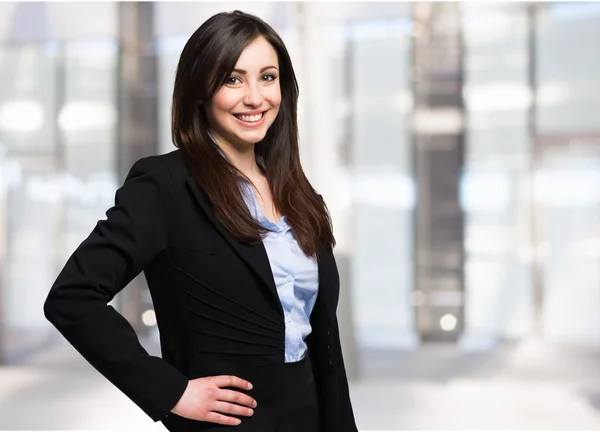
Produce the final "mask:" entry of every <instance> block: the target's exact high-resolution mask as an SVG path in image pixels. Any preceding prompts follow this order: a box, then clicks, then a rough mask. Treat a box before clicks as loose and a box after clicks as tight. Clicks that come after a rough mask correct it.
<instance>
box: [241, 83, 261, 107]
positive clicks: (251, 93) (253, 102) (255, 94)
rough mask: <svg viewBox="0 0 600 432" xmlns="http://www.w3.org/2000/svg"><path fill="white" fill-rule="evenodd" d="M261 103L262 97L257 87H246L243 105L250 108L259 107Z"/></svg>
mask: <svg viewBox="0 0 600 432" xmlns="http://www.w3.org/2000/svg"><path fill="white" fill-rule="evenodd" d="M262 102H263V95H262V93H261V91H260V88H259V87H258V86H257V85H251V86H248V88H247V90H246V95H245V98H244V103H245V104H246V105H250V106H259V105H261V104H262Z"/></svg>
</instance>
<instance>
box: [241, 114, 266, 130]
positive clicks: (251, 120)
mask: <svg viewBox="0 0 600 432" xmlns="http://www.w3.org/2000/svg"><path fill="white" fill-rule="evenodd" d="M265 114H266V111H263V112H260V113H258V114H254V115H245V114H233V116H234V117H235V118H236V119H237V120H238V121H239V122H240V123H241V124H243V125H244V126H259V125H261V124H262V123H263V121H264V119H265Z"/></svg>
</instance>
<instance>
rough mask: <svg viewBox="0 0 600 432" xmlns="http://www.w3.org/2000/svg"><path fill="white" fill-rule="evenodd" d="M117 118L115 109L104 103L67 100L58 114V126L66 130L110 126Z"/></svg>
mask: <svg viewBox="0 0 600 432" xmlns="http://www.w3.org/2000/svg"><path fill="white" fill-rule="evenodd" d="M116 119H117V116H116V113H115V110H114V108H113V107H112V106H110V105H108V104H106V103H99V102H86V101H79V102H69V103H67V104H66V105H65V106H64V107H63V109H62V110H61V111H60V114H59V115H58V124H59V126H60V128H61V129H62V130H64V131H67V132H74V131H85V130H90V129H102V128H107V127H111V126H113V125H114V124H115V122H116Z"/></svg>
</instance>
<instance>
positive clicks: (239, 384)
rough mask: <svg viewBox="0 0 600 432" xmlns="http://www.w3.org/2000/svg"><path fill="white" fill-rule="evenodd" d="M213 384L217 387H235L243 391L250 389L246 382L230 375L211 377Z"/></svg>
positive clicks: (250, 385)
mask: <svg viewBox="0 0 600 432" xmlns="http://www.w3.org/2000/svg"><path fill="white" fill-rule="evenodd" d="M213 382H214V383H215V384H216V385H217V387H221V388H222V387H236V388H241V389H244V390H250V389H251V388H252V384H250V383H249V382H248V381H246V380H243V379H241V378H238V377H236V376H232V375H218V376H215V377H213Z"/></svg>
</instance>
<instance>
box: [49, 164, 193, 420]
mask: <svg viewBox="0 0 600 432" xmlns="http://www.w3.org/2000/svg"><path fill="white" fill-rule="evenodd" d="M171 200H172V191H171V181H170V177H169V173H168V172H167V170H166V168H165V167H164V166H163V165H162V163H161V162H160V161H158V160H156V158H153V157H150V158H143V159H140V160H139V161H137V162H136V163H135V164H134V165H133V167H132V168H131V170H130V172H129V174H128V176H127V179H126V180H125V183H124V185H123V186H122V187H121V188H120V189H119V190H118V191H117V193H116V196H115V205H114V206H113V207H112V208H110V209H109V210H108V211H107V212H106V216H107V219H106V220H102V221H99V222H98V224H97V225H96V227H95V228H94V229H93V231H92V232H91V234H90V235H89V237H88V238H87V239H85V240H84V241H83V243H81V245H80V246H79V247H78V248H77V250H75V252H74V253H73V254H72V256H71V257H70V258H69V260H68V261H67V263H66V265H65V267H64V268H63V270H62V271H61V272H60V274H59V275H58V278H57V279H56V282H55V283H54V285H53V286H52V288H51V289H50V292H49V294H48V297H47V299H46V302H45V303H44V314H45V316H46V318H47V319H48V320H49V321H50V322H51V323H52V324H53V325H54V326H55V327H56V328H57V329H58V330H59V331H60V333H61V334H62V335H63V336H64V337H65V338H66V339H67V340H68V341H69V343H71V344H72V345H73V347H74V348H75V349H76V350H77V351H78V352H79V353H80V354H81V355H82V356H83V357H84V358H85V359H86V360H87V361H88V362H89V363H90V364H91V365H92V366H93V367H94V368H96V369H97V370H98V371H99V372H100V373H101V374H102V375H104V377H106V378H107V379H108V380H109V381H110V382H112V383H113V384H114V385H115V386H116V387H117V388H119V389H120V390H121V391H122V392H123V393H124V394H125V395H126V396H127V397H129V398H130V399H131V400H132V401H133V402H134V403H135V404H137V405H138V406H139V407H140V408H141V409H142V410H143V411H144V412H145V413H146V414H147V415H148V416H150V417H151V418H152V419H153V420H154V421H158V420H161V419H162V418H163V417H164V416H165V415H167V414H168V413H169V412H170V410H171V409H172V408H173V407H174V406H175V404H176V403H177V402H178V400H179V399H180V397H181V395H182V394H183V393H184V391H185V389H186V387H187V385H188V378H187V377H186V376H185V375H183V374H182V373H181V372H180V371H179V370H177V369H176V368H174V367H173V366H171V365H170V364H168V363H167V362H166V361H164V360H163V359H161V358H159V357H154V356H150V355H149V354H148V353H147V352H146V350H145V349H144V348H143V347H142V346H141V345H140V343H139V340H138V338H137V335H136V333H135V332H134V330H133V328H132V327H131V325H130V324H129V322H128V321H127V320H126V319H125V318H124V317H123V316H122V315H121V314H119V313H118V312H117V311H116V310H115V309H114V308H113V307H112V306H109V305H108V304H107V303H108V302H110V301H111V300H112V299H113V297H114V296H115V295H116V294H117V293H118V292H119V291H121V290H122V289H123V288H124V287H125V286H126V285H127V284H128V283H129V282H130V281H131V280H132V279H133V278H134V277H135V276H137V275H138V274H139V273H140V272H141V271H142V270H143V269H144V268H145V267H146V266H147V265H148V264H149V263H150V262H151V261H152V259H153V258H154V257H155V256H156V255H157V254H158V253H159V252H160V251H161V250H163V249H164V248H165V246H166V242H167V238H168V231H169V226H170V224H169V221H168V215H167V211H166V209H168V208H169V207H170V202H171Z"/></svg>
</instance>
